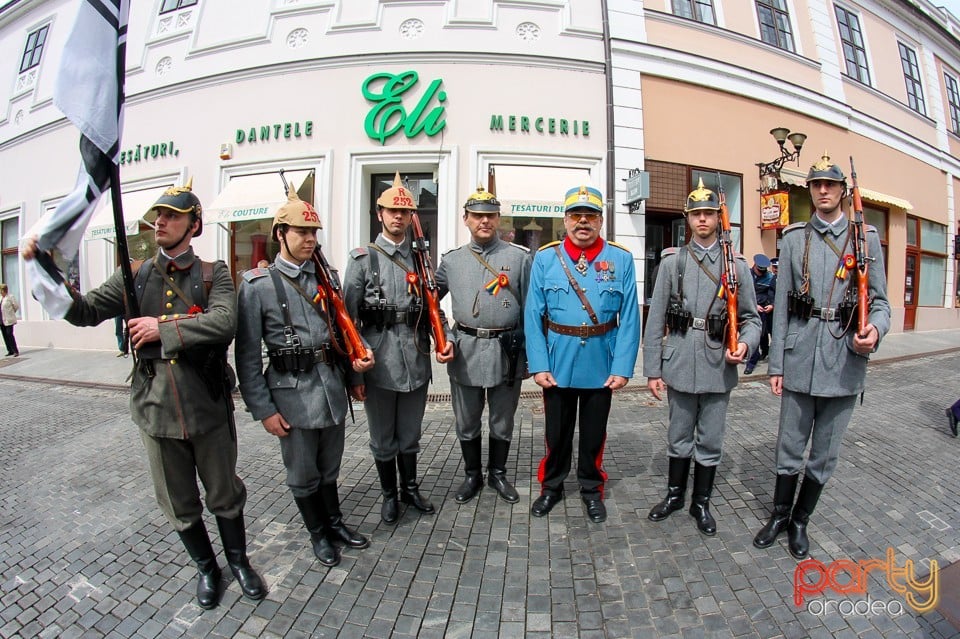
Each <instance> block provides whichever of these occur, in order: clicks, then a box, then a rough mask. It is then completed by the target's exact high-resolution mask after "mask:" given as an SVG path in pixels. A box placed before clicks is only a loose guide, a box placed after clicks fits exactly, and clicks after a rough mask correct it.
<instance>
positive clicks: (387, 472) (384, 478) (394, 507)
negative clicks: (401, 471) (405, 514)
mask: <svg viewBox="0 0 960 639" xmlns="http://www.w3.org/2000/svg"><path fill="white" fill-rule="evenodd" d="M374 463H375V464H376V465H377V475H379V477H380V489H381V490H382V491H383V506H381V507H380V519H381V520H383V523H385V524H393V523H396V521H397V517H399V516H400V504H399V503H397V462H396V461H395V460H393V459H389V460H387V461H380V460H379V459H375V460H374Z"/></svg>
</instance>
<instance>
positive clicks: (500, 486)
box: [487, 437, 520, 504]
mask: <svg viewBox="0 0 960 639" xmlns="http://www.w3.org/2000/svg"><path fill="white" fill-rule="evenodd" d="M489 443H490V450H489V451H488V453H487V454H488V456H489V457H490V461H489V462H488V463H487V473H488V477H487V485H488V486H490V487H491V488H493V489H494V490H496V491H497V493H498V494H499V495H500V497H501V498H502V499H503V500H504V501H505V502H508V503H511V504H515V503H517V502H518V501H520V495H518V494H517V491H516V489H515V488H514V487H513V486H511V485H510V482H509V481H507V457H508V456H509V455H510V442H508V441H506V440H505V439H494V438H493V437H491V438H490V441H489Z"/></svg>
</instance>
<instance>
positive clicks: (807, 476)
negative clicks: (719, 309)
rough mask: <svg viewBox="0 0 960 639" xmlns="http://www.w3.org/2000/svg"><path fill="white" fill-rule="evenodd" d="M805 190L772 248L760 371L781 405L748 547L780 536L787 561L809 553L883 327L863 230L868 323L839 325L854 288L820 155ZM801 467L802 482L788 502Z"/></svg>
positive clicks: (879, 254) (873, 251)
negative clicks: (771, 289) (772, 460)
mask: <svg viewBox="0 0 960 639" xmlns="http://www.w3.org/2000/svg"><path fill="white" fill-rule="evenodd" d="M807 188H808V189H809V191H810V199H811V200H812V201H813V206H814V214H813V215H812V216H811V217H810V221H809V222H798V223H796V224H791V225H790V226H788V227H787V228H785V229H784V230H783V240H782V242H781V247H780V262H781V263H782V264H781V265H782V266H783V270H782V271H780V274H779V275H778V276H777V279H778V284H777V295H776V300H775V302H774V307H773V340H772V343H771V346H770V363H769V366H768V371H769V374H770V389H771V390H772V391H773V394H774V395H779V396H780V398H781V399H780V428H779V432H778V434H777V481H776V486H775V487H774V494H773V512H772V514H771V516H770V520H769V521H768V522H767V524H766V525H765V526H764V527H763V528H761V529H760V531H759V532H758V533H757V535H756V537H755V538H754V540H753V545H754V546H756V547H757V548H768V547H769V546H771V545H773V543H774V542H775V541H776V539H777V536H778V535H779V534H780V533H781V532H783V531H784V530H786V531H787V538H788V544H787V545H788V548H789V550H790V554H791V555H793V557H794V558H795V559H804V558H805V557H806V556H807V555H808V553H809V548H810V542H809V539H808V536H807V523H808V522H809V520H810V515H812V514H813V510H814V508H815V507H816V505H817V502H818V501H819V499H820V494H821V492H822V491H823V487H824V485H825V484H826V483H827V480H828V479H830V476H831V475H832V474H833V471H834V469H835V468H836V466H837V460H838V459H839V457H840V446H841V443H842V441H843V435H844V433H845V432H846V430H847V426H848V425H849V423H850V418H851V417H852V415H853V407H854V404H855V403H856V399H857V395H860V394H861V393H863V389H864V382H865V379H866V375H867V361H868V359H869V356H870V353H872V352H874V351H876V349H877V346H879V344H880V340H881V339H882V338H883V336H884V335H886V334H887V331H888V330H889V329H890V304H889V303H888V302H887V281H886V276H885V275H884V267H883V251H882V250H881V247H880V238H879V236H878V235H877V230H876V229H875V228H873V227H872V226H866V227H865V231H866V233H865V234H866V244H867V254H868V255H869V256H870V257H871V259H873V260H875V261H874V262H873V263H872V265H871V266H870V270H869V275H870V278H869V291H868V299H869V300H871V301H870V308H869V309H868V323H867V325H866V326H865V327H864V331H863V334H860V333H858V329H857V326H856V313H855V312H854V313H853V316H854V319H853V321H852V322H850V325H848V326H845V325H844V324H843V323H842V320H841V318H842V317H843V314H842V313H841V311H840V307H841V304H843V303H844V300H845V298H847V297H848V296H847V289H848V287H853V289H854V290H855V289H856V286H857V279H856V274H855V272H854V271H850V272H847V271H845V270H841V268H840V267H842V265H843V264H844V262H845V261H847V256H848V255H849V254H850V253H849V252H850V251H852V249H851V247H850V242H851V241H852V237H851V236H852V232H851V228H850V227H851V223H850V220H849V219H848V218H847V216H845V215H844V213H843V210H842V209H841V207H840V203H841V200H842V199H843V197H844V196H845V195H846V194H847V178H846V176H845V175H844V173H843V171H842V170H841V169H840V167H839V166H837V165H836V164H833V163H832V162H830V158H829V157H828V156H827V155H824V156H823V157H822V158H821V159H820V161H819V162H817V163H816V164H814V165H813V166H812V167H810V171H809V172H808V173H807ZM854 311H855V309H854ZM808 443H809V444H810V452H809V456H808V458H807V460H806V465H804V450H805V449H806V447H807V444H808ZM801 470H803V471H804V477H803V483H802V484H801V486H800V491H799V493H798V494H797V495H796V500H794V493H795V492H796V488H797V483H798V480H799V474H800V471H801Z"/></svg>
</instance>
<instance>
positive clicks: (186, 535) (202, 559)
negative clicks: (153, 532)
mask: <svg viewBox="0 0 960 639" xmlns="http://www.w3.org/2000/svg"><path fill="white" fill-rule="evenodd" d="M178 534H179V535H180V541H182V542H183V546H184V548H186V549H187V553H189V555H190V558H191V559H193V561H194V562H195V563H196V564H197V571H198V573H199V579H198V580H197V604H198V605H199V606H200V607H201V608H203V609H204V610H210V609H211V608H216V607H217V604H218V603H219V602H220V593H219V587H220V566H218V565H217V556H216V555H214V554H213V546H211V545H210V537H209V536H208V535H207V527H206V526H204V525H203V521H200V522H198V523H196V524H194V525H193V526H191V527H190V528H187V529H186V530H180V531H178Z"/></svg>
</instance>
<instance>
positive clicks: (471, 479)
mask: <svg viewBox="0 0 960 639" xmlns="http://www.w3.org/2000/svg"><path fill="white" fill-rule="evenodd" d="M481 448H482V444H481V441H480V438H479V437H477V438H476V439H468V440H462V439H461V440H460V450H461V451H463V472H464V474H466V476H467V478H466V479H464V480H463V483H462V484H460V487H459V488H457V493H456V494H455V495H454V496H453V498H454V499H455V500H457V503H458V504H465V503H467V502H468V501H470V500H471V499H473V498H474V497H476V496H477V495H478V494H479V493H480V491H481V490H482V489H483V469H482V468H481V465H482V463H483V462H482V458H483V452H482V449H481Z"/></svg>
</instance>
